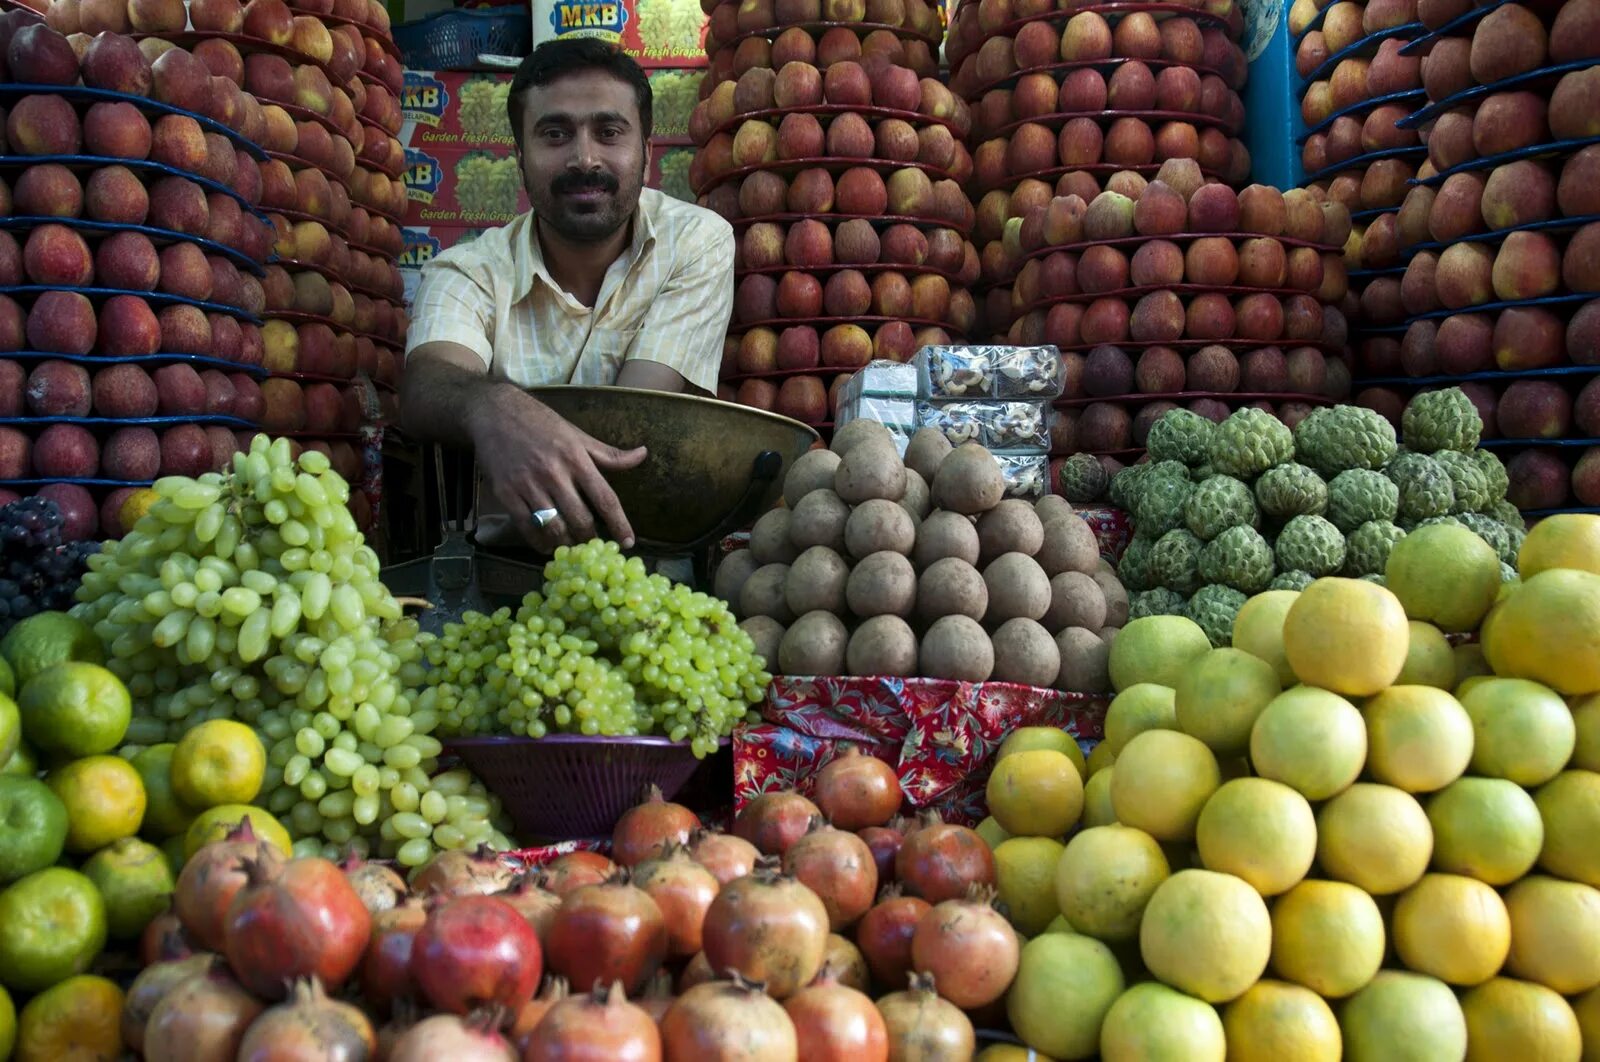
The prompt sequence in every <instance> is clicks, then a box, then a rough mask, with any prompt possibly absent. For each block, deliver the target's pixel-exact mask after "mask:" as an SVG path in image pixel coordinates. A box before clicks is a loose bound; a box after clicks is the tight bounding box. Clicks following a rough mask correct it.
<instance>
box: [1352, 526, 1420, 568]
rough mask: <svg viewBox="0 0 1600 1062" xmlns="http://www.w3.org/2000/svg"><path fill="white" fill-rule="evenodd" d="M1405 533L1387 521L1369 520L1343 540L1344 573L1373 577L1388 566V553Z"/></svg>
mask: <svg viewBox="0 0 1600 1062" xmlns="http://www.w3.org/2000/svg"><path fill="white" fill-rule="evenodd" d="M1405 537H1406V533H1405V532H1404V531H1402V530H1400V528H1399V527H1397V526H1396V525H1394V524H1393V523H1391V522H1389V521H1388V520H1370V521H1368V522H1367V523H1364V524H1362V525H1361V526H1360V527H1358V528H1356V529H1355V530H1354V531H1352V532H1350V537H1349V538H1348V539H1346V540H1345V552H1344V573H1345V574H1346V575H1348V576H1351V577H1355V576H1360V575H1375V574H1377V573H1378V572H1381V571H1383V570H1384V569H1385V568H1387V567H1388V566H1389V551H1390V550H1392V549H1394V544H1395V543H1396V542H1399V541H1400V540H1401V539H1402V538H1405Z"/></svg>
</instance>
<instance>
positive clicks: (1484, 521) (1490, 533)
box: [1457, 513, 1517, 563]
mask: <svg viewBox="0 0 1600 1062" xmlns="http://www.w3.org/2000/svg"><path fill="white" fill-rule="evenodd" d="M1457 519H1459V520H1460V521H1461V522H1462V523H1463V524H1466V525H1467V526H1468V527H1470V528H1472V530H1473V532H1474V533H1475V534H1477V536H1478V537H1479V538H1481V539H1483V540H1484V541H1485V542H1487V543H1488V544H1489V548H1490V549H1492V550H1494V552H1495V554H1496V556H1498V557H1499V558H1500V559H1501V560H1503V561H1509V562H1512V563H1515V562H1516V559H1517V555H1516V554H1515V553H1510V549H1511V532H1510V529H1509V528H1507V527H1506V525H1505V524H1502V523H1501V522H1500V521H1499V520H1496V519H1495V518H1494V517H1492V516H1485V515H1483V514H1482V513H1462V514H1461V515H1460V516H1459V517H1458V518H1457Z"/></svg>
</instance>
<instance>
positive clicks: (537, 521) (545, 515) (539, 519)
mask: <svg viewBox="0 0 1600 1062" xmlns="http://www.w3.org/2000/svg"><path fill="white" fill-rule="evenodd" d="M559 519H561V510H560V509H540V510H539V511H538V512H536V513H534V514H533V526H534V527H537V528H538V529H539V530H540V531H543V530H544V529H545V528H547V527H549V526H550V525H551V524H553V523H555V522H556V521H557V520H559Z"/></svg>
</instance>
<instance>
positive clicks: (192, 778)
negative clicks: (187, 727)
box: [171, 719, 267, 810]
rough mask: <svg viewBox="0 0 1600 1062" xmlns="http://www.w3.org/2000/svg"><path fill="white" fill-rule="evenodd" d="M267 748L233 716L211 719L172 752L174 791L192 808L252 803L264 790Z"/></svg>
mask: <svg viewBox="0 0 1600 1062" xmlns="http://www.w3.org/2000/svg"><path fill="white" fill-rule="evenodd" d="M266 769H267V750H266V749H264V748H262V747H261V739H260V738H258V737H256V732H255V731H254V730H251V729H250V728H249V727H247V726H245V725H244V724H243V723H236V722H234V721H233V720H232V719H211V720H208V721H206V722H204V723H201V724H200V725H199V726H197V727H195V728H194V729H193V730H191V731H189V732H188V733H187V734H185V735H183V738H182V740H180V741H179V742H178V747H177V748H176V749H174V750H173V753H172V768H171V771H172V791H173V792H174V793H176V794H177V797H178V799H179V800H181V801H183V802H184V803H185V804H187V805H188V806H189V807H191V808H195V809H197V810H204V809H205V808H210V807H215V806H216V805H218V804H248V803H250V801H252V800H254V799H255V796H256V794H257V793H259V792H260V791H261V779H262V776H263V775H264V774H265V773H266Z"/></svg>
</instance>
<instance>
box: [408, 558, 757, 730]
mask: <svg viewBox="0 0 1600 1062" xmlns="http://www.w3.org/2000/svg"><path fill="white" fill-rule="evenodd" d="M420 641H421V643H422V657H423V659H424V660H425V661H426V664H427V666H426V667H423V666H422V665H421V663H420V662H411V663H407V664H406V665H404V666H403V668H402V671H401V677H402V678H403V679H404V680H405V681H407V682H408V683H411V684H413V685H414V687H415V695H414V701H415V703H416V705H417V706H418V709H419V710H421V711H423V712H426V713H428V715H429V716H430V717H431V718H435V719H437V720H438V730H439V733H441V734H444V735H446V736H457V735H469V734H485V733H511V734H522V735H527V736H529V737H543V736H544V735H546V734H549V733H555V732H564V733H581V734H590V735H595V734H605V735H609V736H614V737H615V736H633V735H644V734H656V735H663V736H666V737H668V738H670V739H671V740H673V741H688V742H689V743H690V746H691V748H692V749H693V751H694V753H695V755H697V756H701V757H704V756H706V755H709V754H710V753H711V752H713V751H715V750H716V748H717V744H718V742H719V741H720V740H721V739H722V738H723V737H725V736H726V735H727V734H729V733H731V732H732V730H733V728H734V726H735V725H737V724H738V723H740V722H745V721H753V720H754V719H755V718H756V717H755V715H754V713H753V712H752V711H751V705H753V704H754V703H756V702H757V701H759V700H760V699H761V697H762V695H763V693H764V691H765V689H766V685H767V683H768V682H769V681H770V679H771V676H770V675H768V674H767V672H766V670H765V662H764V661H763V660H762V659H761V658H760V657H759V656H757V655H756V653H755V645H754V643H752V642H751V640H750V637H749V635H747V634H745V632H744V631H742V630H740V629H739V626H738V623H737V621H736V620H735V619H734V616H733V614H732V612H731V611H730V610H729V608H728V606H727V603H726V602H723V601H721V600H719V599H717V598H715V597H711V596H709V595H707V594H703V593H697V592H696V591H694V590H691V589H690V588H688V587H686V586H681V585H674V584H673V583H672V582H670V581H669V580H667V579H666V578H664V577H662V576H660V575H651V574H649V573H648V572H647V571H646V569H645V566H644V562H643V561H641V560H639V559H638V558H627V557H624V556H623V555H622V551H621V549H620V548H619V547H618V546H617V544H616V543H614V542H603V541H601V540H599V539H595V540H593V541H590V542H587V543H585V544H583V545H581V546H563V547H561V548H560V549H558V550H557V551H556V554H555V557H554V558H553V559H552V560H551V561H550V563H549V564H547V565H546V566H545V571H544V585H543V588H542V590H541V591H540V592H536V593H531V594H529V595H527V597H525V598H523V600H522V606H521V608H519V609H518V610H517V612H516V613H515V614H514V615H513V614H512V612H511V610H510V609H508V608H502V609H500V610H498V611H497V612H495V613H493V614H492V615H484V614H483V613H478V612H468V613H467V614H466V615H465V616H463V617H462V621H461V622H460V623H453V624H448V625H446V627H445V629H444V631H443V632H442V633H441V634H440V635H439V636H438V637H437V638H434V637H431V636H429V635H427V634H423V635H421V636H420Z"/></svg>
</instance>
